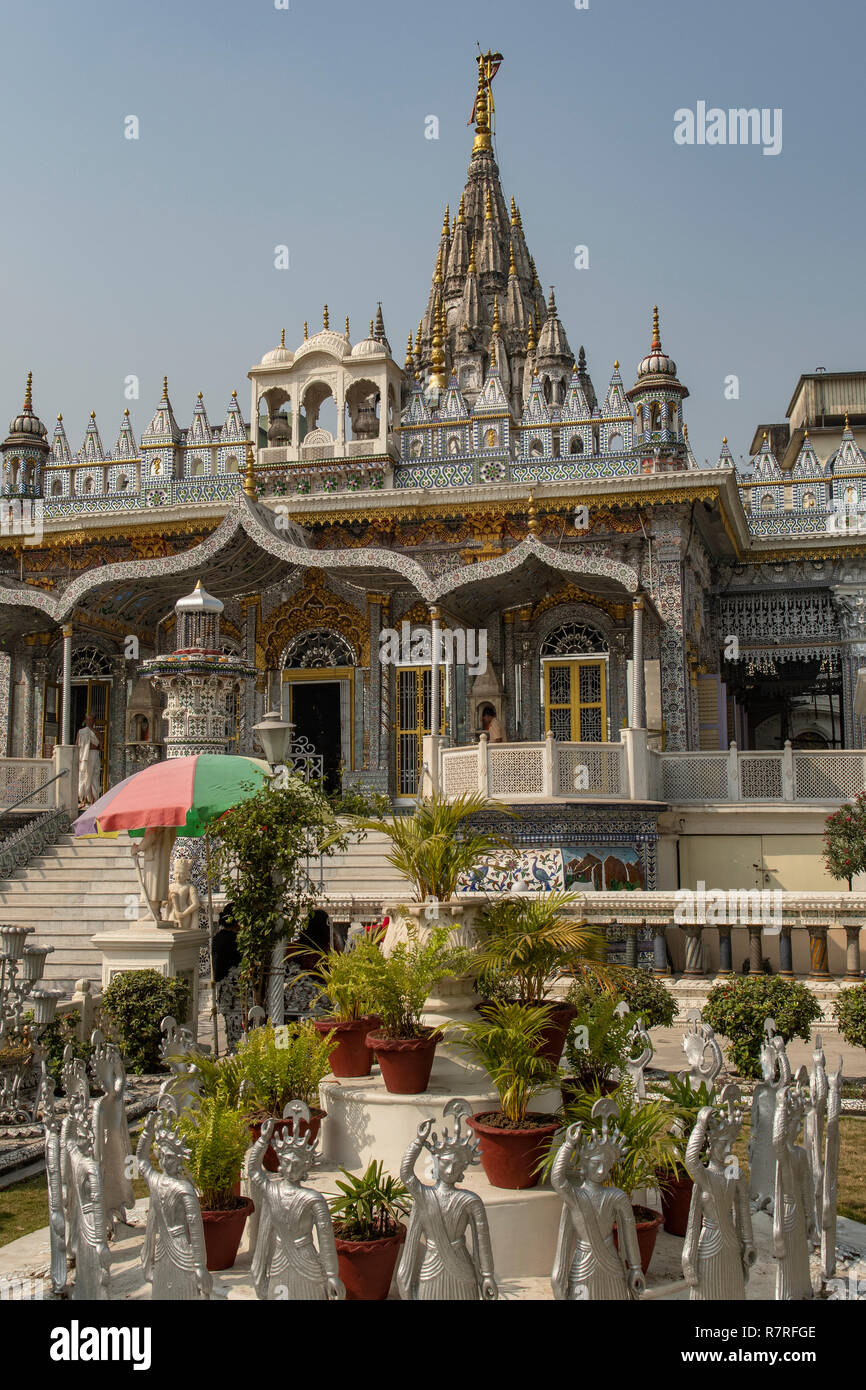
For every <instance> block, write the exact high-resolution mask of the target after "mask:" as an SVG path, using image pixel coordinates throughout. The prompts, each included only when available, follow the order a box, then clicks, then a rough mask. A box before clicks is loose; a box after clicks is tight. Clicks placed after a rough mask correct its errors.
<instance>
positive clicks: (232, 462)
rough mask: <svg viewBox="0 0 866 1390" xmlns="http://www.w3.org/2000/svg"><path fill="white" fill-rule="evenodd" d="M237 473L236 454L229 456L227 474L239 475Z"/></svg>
mask: <svg viewBox="0 0 866 1390" xmlns="http://www.w3.org/2000/svg"><path fill="white" fill-rule="evenodd" d="M237 471H238V461H237V459H236V458H235V456H234V454H229V456H228V458H227V459H226V472H227V473H237Z"/></svg>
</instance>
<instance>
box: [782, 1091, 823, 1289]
mask: <svg viewBox="0 0 866 1390" xmlns="http://www.w3.org/2000/svg"><path fill="white" fill-rule="evenodd" d="M807 1082H808V1077H807V1073H806V1068H805V1067H800V1070H799V1071H798V1072H797V1075H796V1077H795V1078H794V1080H793V1081H790V1082H788V1083H787V1085H785V1086H783V1087H782V1088H781V1089H780V1091H779V1093H778V1095H777V1096H776V1117H775V1121H774V1123H773V1152H774V1153H775V1155H776V1188H775V1196H774V1202H773V1254H774V1255H775V1257H776V1298H777V1299H780V1300H789V1299H803V1298H811V1297H812V1278H811V1273H810V1270H809V1247H810V1245H813V1246H814V1245H817V1244H818V1233H817V1229H816V1226H815V1205H814V1197H813V1193H812V1185H811V1181H810V1173H809V1156H808V1154H807V1153H806V1150H805V1149H804V1148H801V1146H800V1145H799V1144H798V1143H797V1138H798V1136H799V1134H800V1129H801V1128H802V1125H803V1119H804V1116H805V1113H806V1105H807V1096H806V1085H807Z"/></svg>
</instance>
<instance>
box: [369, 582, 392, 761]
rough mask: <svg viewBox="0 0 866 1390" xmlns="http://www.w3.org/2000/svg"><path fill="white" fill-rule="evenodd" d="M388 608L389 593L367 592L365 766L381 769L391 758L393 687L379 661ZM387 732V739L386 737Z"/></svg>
mask: <svg viewBox="0 0 866 1390" xmlns="http://www.w3.org/2000/svg"><path fill="white" fill-rule="evenodd" d="M387 609H388V598H387V595H386V594H377V593H368V594H367V625H368V635H369V643H370V683H369V704H368V707H367V709H365V710H364V738H363V747H364V757H363V763H364V767H365V768H379V767H381V765H382V762H383V756H382V750H383V749H384V761H385V764H386V766H387V757H388V741H389V740H388V724H387V718H386V715H385V708H384V707H385V704H386V703H387V697H386V689H387V688H388V686H389V681H388V672H387V671H386V670H385V668H384V666H383V665H382V663H381V661H380V660H379V650H380V646H379V633H380V632H381V631H382V628H383V627H384V626H386V625H387V623H386V619H385V614H386V613H387ZM383 735H384V740H383Z"/></svg>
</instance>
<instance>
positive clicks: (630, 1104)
mask: <svg viewBox="0 0 866 1390" xmlns="http://www.w3.org/2000/svg"><path fill="white" fill-rule="evenodd" d="M603 1094H604V1092H603V1091H602V1089H601V1087H599V1086H596V1087H594V1088H593V1089H592V1090H589V1091H584V1092H583V1094H582V1095H580V1096H578V1097H577V1099H576V1100H575V1101H574V1102H573V1103H572V1104H571V1105H568V1106H564V1107H563V1110H562V1124H563V1126H564V1127H565V1128H567V1127H568V1125H570V1124H575V1123H577V1122H582V1123H583V1124H584V1125H586V1126H588V1127H591V1125H592V1107H593V1105H594V1104H595V1102H596V1101H597V1100H599V1099H600V1097H601V1096H602V1095H603ZM614 1096H615V1099H616V1103H617V1105H618V1106H619V1116H618V1117H617V1122H616V1124H617V1129H619V1130H620V1131H621V1132H622V1135H623V1138H624V1139H625V1142H626V1144H627V1145H628V1151H627V1153H626V1154H625V1157H624V1158H622V1159H621V1160H620V1162H619V1163H617V1164H616V1165H615V1166H614V1167H613V1168H612V1169H611V1174H610V1184H611V1186H612V1187H619V1188H621V1189H622V1190H623V1192H625V1193H626V1194H627V1195H628V1196H629V1197H631V1198H634V1196H635V1194H636V1193H638V1192H640V1191H646V1190H650V1191H654V1190H655V1189H656V1188H658V1187H660V1186H661V1185H662V1184H663V1183H664V1181H665V1179H666V1177H667V1176H668V1175H673V1174H674V1173H675V1172H676V1168H677V1143H676V1139H675V1137H674V1136H673V1135H672V1133H671V1111H670V1105H669V1103H668V1102H667V1101H666V1100H645V1101H643V1102H641V1101H639V1100H638V1099H637V1097H636V1096H635V1095H634V1093H633V1092H632V1089H631V1087H630V1086H628V1085H622V1086H620V1087H619V1089H618V1090H617V1091H616V1092H615V1093H614ZM552 1148H553V1146H552V1145H551V1149H552ZM551 1162H552V1153H551V1154H549V1155H548V1157H547V1159H546V1160H545V1166H547V1165H549V1163H551ZM632 1207H633V1210H634V1219H635V1226H636V1227H637V1238H638V1244H639V1246H640V1252H641V1264H642V1266H643V1271H644V1274H646V1272H647V1270H648V1269H649V1265H650V1260H651V1259H652V1254H653V1250H654V1249H655V1243H656V1240H657V1238H658V1232H659V1226H660V1225H661V1224H662V1217H661V1214H660V1213H659V1212H657V1211H653V1209H652V1208H651V1207H645V1206H643V1205H640V1204H637V1203H635V1202H634V1201H632ZM614 1238H615V1235H614Z"/></svg>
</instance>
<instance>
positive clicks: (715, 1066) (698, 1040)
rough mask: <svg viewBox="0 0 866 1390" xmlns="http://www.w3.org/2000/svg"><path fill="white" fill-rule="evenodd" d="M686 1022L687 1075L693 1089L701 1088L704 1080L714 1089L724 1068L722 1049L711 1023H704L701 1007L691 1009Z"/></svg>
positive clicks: (685, 1050) (710, 1089)
mask: <svg viewBox="0 0 866 1390" xmlns="http://www.w3.org/2000/svg"><path fill="white" fill-rule="evenodd" d="M686 1024H687V1026H686V1031H685V1033H684V1034H683V1052H684V1053H685V1054H686V1061H687V1062H688V1064H689V1067H688V1072H687V1073H685V1075H687V1076H688V1079H689V1085H690V1086H691V1088H692V1090H693V1091H698V1090H700V1087H701V1083H702V1082H706V1086H707V1090H708V1091H712V1089H713V1087H714V1086H715V1084H716V1077H717V1076H718V1074H719V1072H720V1071H721V1070H722V1060H723V1059H722V1049H721V1047H720V1046H719V1043H718V1040H717V1038H716V1035H715V1033H714V1032H713V1030H712V1028H711V1027H710V1025H709V1024H708V1023H704V1020H703V1017H702V1015H701V1011H700V1009H689V1011H688V1013H687V1014H686Z"/></svg>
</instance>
